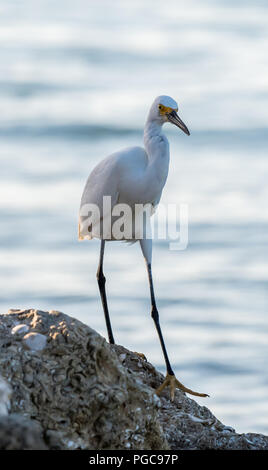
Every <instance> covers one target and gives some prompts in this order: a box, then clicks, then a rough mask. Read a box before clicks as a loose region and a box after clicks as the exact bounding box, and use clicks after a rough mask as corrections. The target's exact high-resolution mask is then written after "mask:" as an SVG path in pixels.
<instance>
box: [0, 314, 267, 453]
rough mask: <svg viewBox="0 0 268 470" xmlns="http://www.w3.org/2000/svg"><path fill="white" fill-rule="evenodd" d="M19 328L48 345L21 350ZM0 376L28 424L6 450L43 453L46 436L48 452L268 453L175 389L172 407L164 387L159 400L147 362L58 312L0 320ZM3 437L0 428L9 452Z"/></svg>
mask: <svg viewBox="0 0 268 470" xmlns="http://www.w3.org/2000/svg"><path fill="white" fill-rule="evenodd" d="M19 324H23V325H27V326H28V327H29V332H28V333H27V335H29V334H32V333H35V334H39V335H43V336H44V337H45V339H46V341H45V342H44V344H45V347H44V348H41V349H37V350H35V349H26V348H25V347H24V346H23V342H24V340H23V335H20V334H12V328H14V326H15V325H19ZM0 374H1V375H2V376H3V377H4V378H5V379H6V380H7V381H8V382H9V384H10V388H11V389H12V394H11V397H10V411H11V413H17V415H20V416H23V417H25V418H26V419H28V421H27V423H28V424H27V426H28V428H29V434H28V436H29V439H28V440H27V442H25V440H24V441H23V439H21V441H20V439H19V438H16V440H15V442H11V443H5V446H9V448H12V446H15V447H14V448H31V445H32V446H33V447H32V448H38V445H39V446H40V448H44V446H45V444H44V441H43V440H42V436H43V437H44V440H45V442H46V445H47V446H48V448H50V449H56V448H57V449H78V448H82V449H146V450H147V449H163V450H165V449H268V437H266V436H263V435H260V434H241V435H240V434H237V433H236V432H235V431H234V429H232V428H230V427H227V426H224V425H223V424H222V423H221V422H220V421H219V420H218V419H217V418H215V416H213V414H212V413H211V412H210V411H209V410H208V408H206V407H204V406H200V405H198V404H197V403H196V402H195V401H194V400H192V399H191V398H189V397H188V396H186V395H185V394H184V393H183V392H181V391H180V390H177V391H176V395H175V400H174V402H173V403H172V402H170V398H169V394H168V390H165V391H163V393H162V394H161V397H160V398H158V397H157V396H156V395H155V393H154V389H155V388H156V387H158V386H159V385H160V383H161V382H162V381H163V376H162V375H161V374H160V373H159V372H157V371H156V370H155V368H154V367H153V366H152V365H151V364H149V363H148V362H146V361H143V360H142V359H141V358H140V357H139V356H138V355H137V354H135V353H132V352H130V351H128V350H127V349H125V348H123V347H122V346H118V345H110V344H108V343H107V342H106V341H105V339H104V338H102V337H101V336H100V335H98V334H97V333H96V332H95V331H94V330H92V329H91V328H89V327H88V326H86V325H84V324H82V323H81V322H80V321H78V320H76V319H74V318H71V317H69V316H67V315H64V314H63V313H61V312H57V311H50V312H42V311H39V310H12V311H10V313H9V314H6V315H1V316H0ZM0 398H1V397H0ZM0 405H1V403H0ZM1 418H2V417H1V416H0V423H1ZM7 418H8V419H10V420H11V421H12V420H13V419H15V421H16V419H17V420H18V419H19V418H18V417H16V416H15V417H14V415H12V414H11V415H9V416H4V417H3V419H2V424H3V426H5V425H6V424H5V423H4V421H3V420H4V419H7ZM33 421H34V423H33V424H34V426H39V428H38V429H39V436H40V437H38V439H39V441H38V440H37V442H34V441H31V438H30V436H31V423H32V422H33ZM7 426H8V424H7ZM10 426H11V428H12V423H11V424H10ZM23 426H26V424H22V423H20V424H19V425H18V427H17V434H16V435H17V436H18V434H19V429H21V427H23ZM27 426H26V427H27ZM14 432H15V431H14ZM25 435H26V434H25ZM1 439H3V434H1V425H0V448H6V447H1V445H2V444H1ZM31 442H32V444H31ZM10 446H11V447H10ZM19 446H21V447H19ZM29 446H30V447H29ZM42 446H43V447H42Z"/></svg>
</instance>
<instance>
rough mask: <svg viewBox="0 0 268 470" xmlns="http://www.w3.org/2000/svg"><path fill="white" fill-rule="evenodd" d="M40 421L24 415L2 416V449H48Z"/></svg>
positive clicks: (0, 426)
mask: <svg viewBox="0 0 268 470" xmlns="http://www.w3.org/2000/svg"><path fill="white" fill-rule="evenodd" d="M46 449H47V446H46V445H45V443H44V440H43V438H42V429H41V427H40V425H39V424H38V423H34V422H33V421H29V420H26V419H25V418H24V417H23V416H19V415H15V414H13V415H10V416H5V417H0V450H46Z"/></svg>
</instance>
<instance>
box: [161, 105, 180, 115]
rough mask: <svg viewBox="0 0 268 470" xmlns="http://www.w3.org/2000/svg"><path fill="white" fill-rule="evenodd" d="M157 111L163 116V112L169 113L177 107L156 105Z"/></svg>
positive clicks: (176, 109)
mask: <svg viewBox="0 0 268 470" xmlns="http://www.w3.org/2000/svg"><path fill="white" fill-rule="evenodd" d="M158 108H159V113H160V114H161V115H162V116H163V115H164V114H169V113H171V112H172V111H178V108H169V107H168V106H164V105H163V104H159V105H158Z"/></svg>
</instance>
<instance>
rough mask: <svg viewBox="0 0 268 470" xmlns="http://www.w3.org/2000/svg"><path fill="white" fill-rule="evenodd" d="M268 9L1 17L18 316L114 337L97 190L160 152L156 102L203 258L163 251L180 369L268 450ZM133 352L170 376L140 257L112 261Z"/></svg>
mask: <svg viewBox="0 0 268 470" xmlns="http://www.w3.org/2000/svg"><path fill="white" fill-rule="evenodd" d="M267 10H268V6H267V2H264V1H263V2H262V1H254V2H253V1H243V2H242V1H238V0H236V1H232V2H229V1H223V0H222V1H221V0H217V1H213V2H211V1H202V2H199V1H197V0H195V1H194V0H193V1H188V2H187V3H185V2H180V1H167V2H164V3H163V2H160V1H158V0H154V1H147V2H140V1H135V2H130V1H126V0H125V1H115V2H104V1H102V0H101V1H100V0H98V1H92V2H87V1H83V0H77V1H76V2H75V3H74V2H66V1H63V0H59V1H57V2H52V1H47V0H46V1H37V2H36V1H33V0H32V1H31V0H29V1H24V2H20V1H11V0H3V1H2V3H1V8H0V12H1V29H0V42H1V53H0V54H1V61H0V102H1V114H0V137H1V138H0V158H1V185H0V211H1V231H0V238H1V248H0V250H1V267H0V277H1V293H0V302H1V312H6V311H7V309H8V308H10V307H13V308H15V307H20V308H23V307H27V308H28V307H33V308H40V309H48V310H49V309H59V310H62V311H64V312H65V313H67V314H70V315H73V316H75V317H76V318H79V319H80V320H82V321H84V322H86V323H88V324H89V325H91V326H92V327H93V328H95V329H96V330H98V331H99V332H100V333H102V334H106V332H105V327H104V319H103V314H102V309H101V304H100V301H99V296H98V290H97V285H96V279H95V273H96V267H97V262H98V250H99V244H98V242H97V241H92V242H90V243H89V242H85V243H78V242H77V212H78V207H79V202H80V197H81V192H82V189H83V186H84V183H85V180H86V178H87V175H88V173H89V172H90V171H91V169H92V168H93V166H94V165H95V164H96V163H97V162H98V161H100V159H101V158H103V157H104V156H106V155H107V154H108V153H110V152H112V151H115V150H117V149H120V148H122V147H124V146H128V145H132V144H133V145H137V144H138V145H139V144H141V142H142V130H143V122H144V119H145V116H146V114H147V111H148V108H149V106H150V104H151V102H152V100H153V99H154V97H155V96H157V95H159V94H162V93H164V94H169V95H171V96H173V97H174V98H175V99H177V100H178V101H179V109H180V115H181V117H182V119H183V120H184V121H185V123H186V124H187V126H188V127H189V129H190V130H191V133H192V134H191V137H189V138H188V137H186V136H185V135H183V134H182V133H180V132H178V130H177V129H168V127H167V128H166V132H167V135H168V137H169V139H170V145H171V167H170V174H169V178H168V183H167V186H166V188H165V190H164V193H163V198H162V202H164V203H168V202H172V203H181V202H184V203H188V204H189V211H190V228H189V246H188V249H187V250H186V251H184V252H171V251H169V249H168V243H167V242H165V241H162V242H156V243H155V246H154V260H153V269H154V276H155V289H156V293H157V298H158V304H159V310H160V316H161V322H162V326H163V331H164V335H165V338H166V342H167V345H168V350H169V352H170V358H171V362H172V363H173V365H174V369H175V371H176V373H177V376H178V378H179V379H181V380H182V381H183V382H184V383H185V384H186V385H188V386H190V387H191V388H193V389H197V390H199V391H204V392H207V393H209V394H210V395H211V398H209V399H205V400H201V399H200V400H199V402H200V403H203V404H205V405H207V406H209V408H210V409H211V410H212V411H213V412H214V413H215V414H216V415H217V416H218V417H219V418H220V419H222V420H223V421H224V422H225V423H226V424H229V425H232V426H234V427H235V428H236V429H237V431H240V432H245V431H255V432H263V433H266V434H267V433H268V399H267V391H268V372H267V352H268V345H267V333H268V332H267V327H268V318H267V307H268V294H267V292H268V291H267V281H268V269H267V255H268V243H267V235H266V234H267V230H268V213H267V198H268V187H267V170H268V159H267V146H268V133H267V124H268V114H267V107H268V80H267V76H268V63H267V47H268V28H267V27H268V15H267V13H268V11H267ZM105 272H106V277H107V279H108V293H109V304H110V310H111V318H112V323H113V328H114V334H115V338H116V340H117V341H118V342H119V343H120V344H124V345H125V346H126V347H128V348H130V349H132V350H135V351H141V352H143V353H145V355H146V356H147V357H148V359H149V360H150V361H152V362H153V363H154V364H155V365H156V366H157V367H158V368H159V369H161V370H162V371H163V372H164V365H163V358H162V355H161V351H160V347H159V343H158V339H157V336H156V333H155V330H154V327H153V323H152V320H151V318H150V305H149V296H148V285H147V279H146V272H145V267H144V262H143V259H142V256H141V254H140V252H139V247H138V246H136V245H134V246H126V245H125V244H121V243H117V242H116V243H113V244H109V245H108V246H107V254H106V260H105Z"/></svg>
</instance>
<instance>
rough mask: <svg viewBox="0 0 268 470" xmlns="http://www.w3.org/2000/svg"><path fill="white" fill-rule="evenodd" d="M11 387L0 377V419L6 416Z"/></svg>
mask: <svg viewBox="0 0 268 470" xmlns="http://www.w3.org/2000/svg"><path fill="white" fill-rule="evenodd" d="M10 395H11V387H10V386H9V385H8V383H7V382H6V380H4V379H3V378H2V377H0V417H2V416H5V415H7V413H8V409H9V407H10V401H9V399H10Z"/></svg>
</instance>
